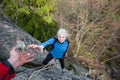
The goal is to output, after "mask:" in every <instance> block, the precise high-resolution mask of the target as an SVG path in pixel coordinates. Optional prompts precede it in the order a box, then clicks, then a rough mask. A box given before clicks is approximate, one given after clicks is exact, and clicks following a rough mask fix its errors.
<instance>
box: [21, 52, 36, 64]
mask: <svg viewBox="0 0 120 80" xmlns="http://www.w3.org/2000/svg"><path fill="white" fill-rule="evenodd" d="M20 58H21V60H22V61H21V62H23V63H28V62H31V61H33V60H34V54H33V53H27V52H22V53H21V56H20Z"/></svg>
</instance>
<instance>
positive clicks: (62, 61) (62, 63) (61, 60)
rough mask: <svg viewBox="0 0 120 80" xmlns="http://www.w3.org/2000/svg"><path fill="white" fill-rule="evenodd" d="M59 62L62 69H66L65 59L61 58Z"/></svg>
mask: <svg viewBox="0 0 120 80" xmlns="http://www.w3.org/2000/svg"><path fill="white" fill-rule="evenodd" d="M59 61H60V64H61V68H62V69H64V67H65V63H64V58H60V59H59Z"/></svg>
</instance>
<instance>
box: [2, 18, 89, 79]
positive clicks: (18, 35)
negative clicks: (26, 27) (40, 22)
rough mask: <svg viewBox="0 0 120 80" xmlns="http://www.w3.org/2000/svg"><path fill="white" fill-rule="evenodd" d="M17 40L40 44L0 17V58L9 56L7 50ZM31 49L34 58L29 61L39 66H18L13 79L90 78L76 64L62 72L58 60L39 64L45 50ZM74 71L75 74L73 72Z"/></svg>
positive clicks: (44, 54)
mask: <svg viewBox="0 0 120 80" xmlns="http://www.w3.org/2000/svg"><path fill="white" fill-rule="evenodd" d="M18 40H19V41H22V42H24V44H25V45H26V46H27V45H29V44H40V42H39V41H38V40H36V39H35V38H33V37H32V36H31V35H29V34H28V33H26V32H24V31H23V30H22V29H20V28H19V27H18V26H17V25H15V24H14V23H13V22H12V21H10V20H8V19H5V18H0V59H3V60H4V59H7V58H8V57H9V51H10V50H11V48H12V47H13V46H15V45H16V41H18ZM32 51H33V53H34V54H35V60H34V61H33V62H31V63H32V64H33V65H34V64H35V65H36V64H37V65H39V66H37V67H36V66H35V67H32V68H28V67H19V68H18V69H16V72H17V75H16V77H15V78H14V79H13V80H91V79H89V78H87V77H86V75H85V74H86V73H87V72H88V71H87V70H86V69H85V68H82V67H79V66H78V65H76V64H74V65H73V68H74V69H71V70H68V69H65V73H64V74H61V68H60V64H59V62H58V61H55V62H53V63H51V62H50V63H49V64H48V65H45V66H40V65H41V62H42V60H43V59H44V58H45V56H46V54H47V51H44V53H43V54H42V55H40V54H39V53H40V52H39V51H34V50H32ZM70 63H71V62H70ZM32 64H31V65H32ZM68 64H69V63H68ZM71 64H72V63H71ZM33 65H32V66H33ZM75 71H76V73H77V74H75Z"/></svg>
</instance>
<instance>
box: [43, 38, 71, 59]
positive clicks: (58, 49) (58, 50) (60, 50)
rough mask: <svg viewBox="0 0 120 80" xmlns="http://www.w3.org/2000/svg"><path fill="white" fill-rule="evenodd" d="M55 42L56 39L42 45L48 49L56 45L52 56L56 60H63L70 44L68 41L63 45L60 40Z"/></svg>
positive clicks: (51, 52)
mask: <svg viewBox="0 0 120 80" xmlns="http://www.w3.org/2000/svg"><path fill="white" fill-rule="evenodd" d="M54 42H55V38H50V39H49V40H47V41H45V42H44V43H42V44H41V45H43V46H44V47H47V46H49V45H53V44H54V45H53V49H52V50H51V51H50V54H52V56H53V57H54V58H62V57H63V55H64V54H65V53H67V51H68V47H69V42H68V41H67V40H65V41H64V42H63V43H60V42H59V41H58V40H57V41H56V42H55V43H54Z"/></svg>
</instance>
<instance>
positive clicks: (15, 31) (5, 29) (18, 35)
mask: <svg viewBox="0 0 120 80" xmlns="http://www.w3.org/2000/svg"><path fill="white" fill-rule="evenodd" d="M18 40H20V41H23V42H24V43H25V45H26V46H27V45H29V44H40V42H39V41H38V40H36V39H35V38H33V37H32V36H31V35H29V34H28V33H26V32H24V31H23V30H22V29H20V28H19V27H17V25H15V24H14V23H13V22H11V21H9V20H7V19H4V18H0V58H1V59H7V58H8V57H9V51H10V50H11V48H12V47H14V46H15V45H16V42H17V41H18ZM34 53H35V54H36V55H35V57H36V58H35V60H34V62H36V63H40V62H41V60H42V59H43V58H44V57H45V53H44V54H43V55H39V52H37V51H34Z"/></svg>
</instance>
